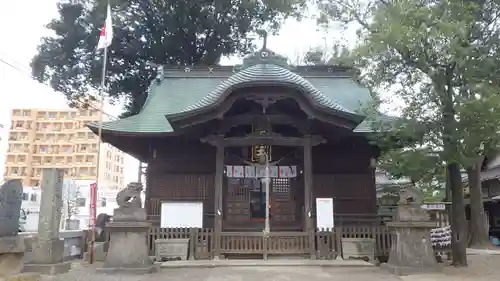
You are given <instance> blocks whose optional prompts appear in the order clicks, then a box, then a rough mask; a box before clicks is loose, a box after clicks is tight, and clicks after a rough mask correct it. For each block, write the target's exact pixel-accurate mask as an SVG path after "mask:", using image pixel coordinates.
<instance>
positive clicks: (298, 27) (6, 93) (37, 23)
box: [0, 0, 355, 182]
mask: <svg viewBox="0 0 500 281" xmlns="http://www.w3.org/2000/svg"><path fill="white" fill-rule="evenodd" d="M56 3H57V0H25V1H1V2H0V34H2V37H3V38H9V40H5V42H8V43H2V44H1V45H0V60H4V61H6V62H7V63H9V64H12V65H14V66H15V68H17V69H15V68H14V67H12V66H9V65H7V64H6V63H4V62H2V61H0V124H3V125H4V128H3V129H2V128H0V138H1V140H0V171H2V175H3V169H4V163H5V152H6V150H7V141H6V140H7V131H8V127H9V126H10V116H9V114H10V110H11V109H12V108H30V107H36V108H50V109H61V108H67V104H66V100H65V98H64V96H63V95H62V94H61V93H57V92H54V91H53V90H52V89H50V88H49V87H48V86H45V85H43V84H40V83H38V82H36V81H34V80H32V79H31V77H30V76H29V74H30V68H29V62H30V60H31V58H32V57H33V56H34V55H35V54H36V51H37V49H36V48H37V45H38V43H39V42H40V38H41V37H43V36H46V35H49V34H50V33H49V32H48V31H47V30H46V29H45V27H44V26H45V25H46V24H47V23H48V22H49V21H50V20H51V19H52V18H55V17H57V16H58V13H57V8H56ZM28 7H29V8H28ZM96 28H99V27H96ZM298 35H299V36H298ZM344 35H345V34H344ZM347 35H348V36H343V35H342V34H340V32H335V31H331V32H328V33H325V32H323V31H319V30H318V28H317V26H316V24H315V21H314V20H303V21H301V22H297V21H294V20H289V21H287V22H286V23H285V24H284V26H283V27H282V29H281V31H280V33H279V35H277V36H271V37H270V38H269V39H268V47H269V48H270V49H272V50H273V51H275V52H277V53H280V54H282V55H285V56H288V57H289V58H290V60H291V61H292V62H294V61H296V59H297V58H298V57H300V55H301V54H303V53H305V52H307V51H308V50H309V49H310V48H311V47H315V46H325V45H326V46H330V44H332V43H333V42H334V39H337V40H347V41H348V42H353V41H354V40H355V36H354V35H353V32H351V34H349V33H348V34H347ZM349 35H351V36H349ZM239 62H240V61H239V58H230V59H225V60H222V63H223V64H234V63H239ZM18 69H21V71H20V70H18ZM105 112H106V113H108V114H110V115H113V116H117V115H119V114H120V113H121V105H120V104H117V105H115V106H111V105H108V106H106V107H105ZM137 169H138V162H137V160H135V159H134V158H132V157H130V156H129V157H126V161H125V182H131V181H136V175H137Z"/></svg>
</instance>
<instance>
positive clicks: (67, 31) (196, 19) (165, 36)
mask: <svg viewBox="0 0 500 281" xmlns="http://www.w3.org/2000/svg"><path fill="white" fill-rule="evenodd" d="M111 2H112V5H113V7H112V13H113V21H114V27H113V30H114V34H115V38H114V40H113V43H112V45H111V46H110V48H109V49H108V54H109V63H108V71H107V76H106V79H107V92H108V93H109V96H110V97H111V99H112V100H116V99H118V98H121V97H125V98H126V100H127V102H126V105H125V109H126V112H125V114H124V116H127V115H133V114H136V113H137V112H138V111H139V110H140V109H141V107H142V105H143V103H144V101H145V100H146V98H147V89H148V87H149V84H150V82H151V81H152V79H153V78H154V77H156V75H157V66H158V65H163V64H170V65H179V66H191V65H196V64H202V65H214V64H217V63H218V62H219V60H220V58H221V56H224V55H230V54H238V53H244V52H247V51H249V50H251V49H252V47H253V44H252V40H250V38H249V36H251V35H252V34H254V32H255V31H256V30H258V29H260V28H263V27H267V28H268V29H270V30H272V31H277V30H278V28H279V26H280V24H281V23H282V21H283V20H284V19H285V18H287V17H289V16H296V17H300V14H299V13H298V11H299V10H300V9H301V8H304V5H305V3H304V2H305V0H285V1H283V0H266V1H255V0H236V1H234V0H218V1H200V0H149V1H143V0H115V1H111ZM107 3H108V1H104V0H64V1H63V2H61V3H60V4H58V9H59V15H60V18H59V19H54V20H52V21H51V22H50V23H49V24H48V25H47V27H48V29H50V30H52V31H53V32H54V36H50V37H45V38H43V39H42V42H41V44H40V45H39V47H38V54H37V55H36V56H35V57H34V58H33V60H32V64H31V67H32V71H33V75H34V76H35V77H36V78H37V79H38V80H40V81H43V82H50V85H51V86H52V88H54V89H55V90H57V91H60V92H63V93H64V94H66V96H67V98H68V100H69V101H70V102H71V101H75V100H85V99H89V98H88V97H87V96H88V95H89V93H92V92H93V91H95V89H97V88H99V83H100V80H101V69H102V64H103V61H102V59H101V55H100V54H99V53H96V52H95V48H96V46H97V41H98V38H99V29H100V27H101V26H102V25H103V23H104V18H105V11H106V7H105V6H106V4H107ZM70 104H71V103H70Z"/></svg>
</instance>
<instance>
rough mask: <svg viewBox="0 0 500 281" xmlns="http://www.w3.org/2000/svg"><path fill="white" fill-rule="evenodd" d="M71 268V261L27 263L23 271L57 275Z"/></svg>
mask: <svg viewBox="0 0 500 281" xmlns="http://www.w3.org/2000/svg"><path fill="white" fill-rule="evenodd" d="M70 270H71V262H62V263H55V264H34V263H32V264H25V265H24V269H23V272H37V273H40V274H43V275H56V274H61V273H66V272H68V271H70Z"/></svg>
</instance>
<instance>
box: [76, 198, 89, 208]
mask: <svg viewBox="0 0 500 281" xmlns="http://www.w3.org/2000/svg"><path fill="white" fill-rule="evenodd" d="M86 203H87V202H86V200H85V198H83V197H79V198H76V206H77V207H85V205H86Z"/></svg>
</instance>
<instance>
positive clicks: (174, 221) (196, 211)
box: [160, 201, 203, 228]
mask: <svg viewBox="0 0 500 281" xmlns="http://www.w3.org/2000/svg"><path fill="white" fill-rule="evenodd" d="M160 226H161V227H162V228H176V227H186V228H202V227H203V202H172V201H170V202H162V203H161V216H160Z"/></svg>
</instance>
